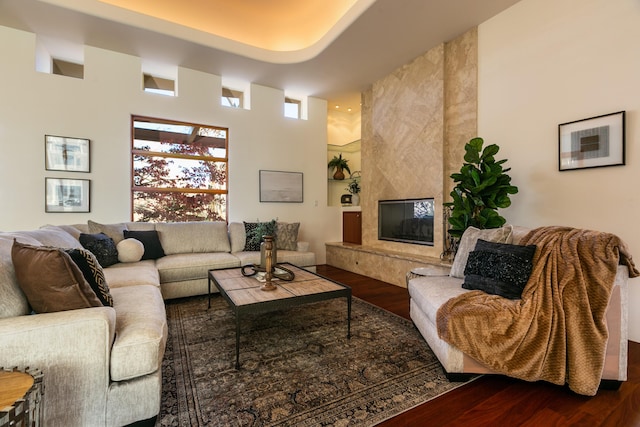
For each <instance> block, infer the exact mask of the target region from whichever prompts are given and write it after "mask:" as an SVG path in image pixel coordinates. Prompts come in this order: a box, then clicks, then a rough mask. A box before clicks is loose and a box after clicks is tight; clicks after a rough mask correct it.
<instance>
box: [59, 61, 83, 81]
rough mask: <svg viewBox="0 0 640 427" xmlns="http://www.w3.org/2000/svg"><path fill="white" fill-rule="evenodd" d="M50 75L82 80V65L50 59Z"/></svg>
mask: <svg viewBox="0 0 640 427" xmlns="http://www.w3.org/2000/svg"><path fill="white" fill-rule="evenodd" d="M51 60H52V67H51V73H52V74H57V75H60V76H67V77H74V78H76V79H84V65H82V64H76V63H74V62H69V61H63V60H62V59H56V58H51Z"/></svg>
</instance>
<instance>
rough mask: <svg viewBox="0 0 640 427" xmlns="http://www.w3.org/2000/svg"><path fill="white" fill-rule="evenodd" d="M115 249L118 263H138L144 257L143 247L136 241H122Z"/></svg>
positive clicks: (131, 239) (130, 239)
mask: <svg viewBox="0 0 640 427" xmlns="http://www.w3.org/2000/svg"><path fill="white" fill-rule="evenodd" d="M116 248H117V249H118V261H120V262H138V261H140V260H141V259H142V255H144V245H143V244H142V242H141V241H139V240H137V239H133V238H129V239H123V240H121V241H120V243H118V244H117V245H116Z"/></svg>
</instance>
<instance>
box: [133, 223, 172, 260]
mask: <svg viewBox="0 0 640 427" xmlns="http://www.w3.org/2000/svg"><path fill="white" fill-rule="evenodd" d="M124 237H125V239H136V240H138V241H139V242H140V243H142V246H143V249H144V250H143V253H142V258H141V259H158V258H162V257H163V256H164V255H165V254H164V249H163V248H162V243H160V237H158V232H157V231H156V230H148V231H130V230H125V231H124ZM138 261H140V260H138Z"/></svg>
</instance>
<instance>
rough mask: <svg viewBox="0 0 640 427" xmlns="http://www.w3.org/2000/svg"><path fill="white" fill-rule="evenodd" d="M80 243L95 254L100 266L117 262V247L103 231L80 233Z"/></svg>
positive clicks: (107, 265)
mask: <svg viewBox="0 0 640 427" xmlns="http://www.w3.org/2000/svg"><path fill="white" fill-rule="evenodd" d="M78 240H80V244H81V245H82V246H83V247H84V248H85V249H88V250H90V251H91V253H92V254H94V255H95V256H96V258H97V259H98V262H99V263H100V266H101V267H104V268H106V267H109V266H110V265H113V264H117V263H118V249H117V248H116V244H115V243H114V241H113V239H112V238H111V237H109V236H107V235H106V234H104V233H98V234H85V233H80V238H79V239H78Z"/></svg>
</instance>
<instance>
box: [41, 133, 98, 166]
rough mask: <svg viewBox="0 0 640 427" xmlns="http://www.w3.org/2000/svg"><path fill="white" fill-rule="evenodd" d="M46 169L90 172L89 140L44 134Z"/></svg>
mask: <svg viewBox="0 0 640 427" xmlns="http://www.w3.org/2000/svg"><path fill="white" fill-rule="evenodd" d="M44 146H45V149H44V151H45V169H46V170H48V171H68V172H90V171H91V169H90V164H89V140H88V139H82V138H69V137H66V136H54V135H45V136H44Z"/></svg>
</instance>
